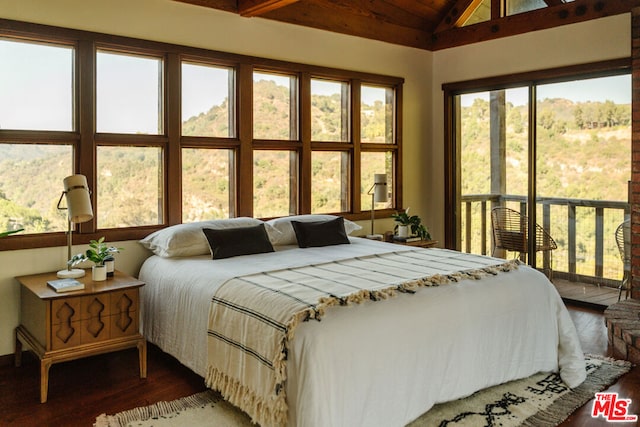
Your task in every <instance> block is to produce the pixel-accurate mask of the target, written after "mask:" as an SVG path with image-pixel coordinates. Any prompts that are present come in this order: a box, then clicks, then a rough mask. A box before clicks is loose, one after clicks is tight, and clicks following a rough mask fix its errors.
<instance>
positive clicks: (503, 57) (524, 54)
mask: <svg viewBox="0 0 640 427" xmlns="http://www.w3.org/2000/svg"><path fill="white" fill-rule="evenodd" d="M630 55H631V15H630V14H624V15H616V16H613V17H608V18H602V19H598V20H592V21H587V22H583V23H579V24H572V25H565V26H562V27H557V28H552V29H549V30H544V31H536V32H533V33H527V34H522V35H518V36H513V37H508V38H503V39H497V40H492V41H488V42H483V43H475V44H471V45H467V46H461V47H456V48H451V49H445V50H442V51H437V52H434V54H433V68H432V69H431V80H432V88H433V96H432V98H431V109H432V111H433V115H432V121H431V123H433V124H434V125H433V127H432V128H431V129H430V137H429V138H428V140H429V141H431V143H429V144H427V146H426V151H427V153H426V156H425V157H424V159H425V161H426V162H428V163H427V165H428V167H427V176H426V177H425V178H426V180H427V181H426V183H427V185H426V187H427V188H429V189H430V190H431V191H432V192H431V193H429V197H430V198H431V200H432V203H433V206H435V207H436V209H432V210H431V211H430V220H431V223H432V224H434V226H433V227H432V229H433V231H434V232H435V235H436V236H438V235H440V236H441V235H443V232H444V228H443V227H444V218H445V215H446V213H445V212H444V209H443V208H442V207H443V205H444V185H442V184H437V183H443V179H444V124H443V123H444V96H443V92H442V84H443V83H452V82H459V81H466V80H473V79H480V78H484V77H493V76H500V75H507V74H512V73H520V72H525V71H534V70H542V69H545V68H554V67H562V66H567V65H575V64H584V63H589V62H596V61H604V60H607V59H617V58H625V57H626V58H628V57H629V56H630Z"/></svg>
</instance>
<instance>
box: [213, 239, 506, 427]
mask: <svg viewBox="0 0 640 427" xmlns="http://www.w3.org/2000/svg"><path fill="white" fill-rule="evenodd" d="M517 265H518V262H517V261H515V260H514V261H510V262H505V261H504V260H498V259H495V258H488V257H482V256H478V255H472V254H464V253H460V252H455V251H449V250H444V249H428V250H410V251H399V252H389V253H383V254H376V255H370V256H362V257H357V258H350V259H346V260H341V261H335V262H329V263H323V264H315V265H308V266H303V267H298V268H290V269H283V270H275V271H268V272H263V273H258V274H251V275H246V276H242V277H236V278H233V279H230V280H228V281H227V282H225V283H224V284H223V285H222V286H221V287H220V288H219V290H218V291H217V292H216V295H215V296H214V298H213V300H212V304H211V310H210V314H209V326H208V370H207V378H206V383H207V386H209V387H211V388H213V389H215V390H219V391H220V392H221V393H222V395H223V396H224V397H225V398H226V399H227V400H228V401H229V402H231V403H232V404H234V405H236V406H238V407H239V408H241V409H242V410H244V411H245V412H246V413H247V414H249V416H251V418H252V420H253V421H254V422H257V423H258V424H260V425H261V426H263V427H268V426H283V425H286V423H287V404H286V395H285V388H286V387H285V381H286V379H287V372H286V360H287V350H288V348H289V343H290V342H291V340H293V338H294V333H295V329H296V327H297V326H298V325H299V323H300V322H304V321H308V320H310V319H317V320H319V319H320V318H321V317H322V316H323V315H324V313H325V310H326V309H327V308H328V307H331V306H336V305H344V306H348V305H350V304H356V303H361V302H363V301H365V300H372V301H379V300H384V299H387V298H389V297H393V296H394V295H396V293H397V292H406V293H414V292H416V291H417V290H418V289H419V288H422V287H427V286H437V285H442V284H446V283H452V282H457V281H459V280H461V279H467V278H471V279H480V278H482V277H484V276H487V275H495V274H498V273H499V272H501V271H510V270H512V269H515V268H517Z"/></svg>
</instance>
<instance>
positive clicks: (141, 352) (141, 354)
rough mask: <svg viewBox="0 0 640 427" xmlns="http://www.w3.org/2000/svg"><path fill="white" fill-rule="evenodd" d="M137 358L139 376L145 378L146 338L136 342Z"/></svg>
mask: <svg viewBox="0 0 640 427" xmlns="http://www.w3.org/2000/svg"><path fill="white" fill-rule="evenodd" d="M138 358H139V359H140V378H147V340H142V341H139V342H138Z"/></svg>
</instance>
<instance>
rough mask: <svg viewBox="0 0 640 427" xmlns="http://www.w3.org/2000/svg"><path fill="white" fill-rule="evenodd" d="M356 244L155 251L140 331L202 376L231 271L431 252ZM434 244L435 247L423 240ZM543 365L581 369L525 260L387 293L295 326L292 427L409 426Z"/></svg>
mask: <svg viewBox="0 0 640 427" xmlns="http://www.w3.org/2000/svg"><path fill="white" fill-rule="evenodd" d="M351 242H352V244H350V245H339V246H329V247H323V248H307V249H300V248H297V247H293V246H286V247H276V250H277V251H276V252H275V253H266V254H258V255H250V256H241V257H235V258H229V259H224V260H215V261H214V260H211V259H210V257H209V256H201V257H192V258H160V257H157V256H152V257H151V258H149V259H148V260H147V261H146V262H145V263H144V265H143V266H142V269H141V271H140V279H141V280H142V281H144V282H145V283H146V286H144V287H142V290H141V292H142V304H141V306H142V308H141V310H142V329H143V334H144V336H145V337H146V338H147V339H148V340H149V341H151V342H153V343H155V344H157V345H158V346H159V347H160V348H161V349H163V350H164V351H166V352H167V353H169V354H171V355H173V356H175V357H176V358H177V359H178V360H180V361H181V362H182V363H183V364H185V365H186V366H187V367H189V368H191V369H192V370H193V371H194V372H196V373H198V374H199V375H201V376H204V375H205V372H206V360H207V354H206V351H207V350H206V348H207V346H206V341H207V319H208V311H209V307H210V301H211V297H212V296H213V295H214V293H215V291H216V289H217V288H218V287H219V286H220V285H221V284H222V283H224V282H225V281H226V280H227V279H229V278H231V277H236V276H240V275H243V274H250V273H255V272H259V271H269V270H273V269H277V268H285V267H297V266H302V265H306V264H309V263H318V262H325V261H333V260H338V259H346V258H350V257H353V256H359V255H369V254H372V253H377V252H389V251H399V250H424V249H413V248H410V247H402V246H398V245H391V244H386V243H381V242H375V241H369V240H366V239H360V238H355V239H351ZM428 250H437V249H428ZM539 371H560V375H561V377H562V379H563V380H564V381H565V382H566V383H567V385H569V386H570V387H575V386H577V385H578V384H580V383H581V382H582V381H583V380H584V378H585V376H586V373H585V366H584V356H583V354H582V350H581V348H580V343H579V341H578V338H577V334H576V331H575V327H574V325H573V322H572V321H571V318H570V317H569V314H568V312H567V310H566V308H565V307H564V304H563V303H562V300H561V299H560V297H559V295H558V293H557V292H556V290H555V288H554V287H553V285H552V284H551V283H550V282H549V281H548V280H547V279H546V277H545V276H544V275H543V274H541V273H539V272H538V271H535V270H533V269H531V268H529V267H527V266H524V265H523V266H520V267H519V268H518V270H516V271H512V272H509V273H501V274H498V275H496V276H491V277H488V278H484V279H482V280H464V281H461V282H459V283H452V284H448V285H443V286H439V287H429V288H423V289H421V290H419V291H418V292H417V293H416V294H414V295H405V294H400V295H398V296H397V297H396V298H392V299H389V300H386V301H381V302H375V303H372V302H366V303H364V304H361V305H355V306H351V307H334V308H331V309H329V311H328V312H327V314H326V316H325V317H324V318H323V320H322V321H321V322H315V321H311V322H306V323H304V324H302V325H301V326H300V327H299V328H298V329H297V331H296V336H295V339H294V340H293V343H292V345H291V349H290V352H289V358H288V374H289V379H288V381H287V401H288V406H289V425H290V426H318V427H320V426H321V427H329V426H345V427H346V426H349V427H354V426H385V427H387V426H403V425H406V424H407V423H409V422H410V421H412V420H414V419H416V418H417V417H419V416H420V415H421V414H423V413H424V412H426V411H427V410H428V409H429V408H430V407H431V406H433V405H434V404H436V403H439V402H445V401H448V400H453V399H457V398H460V397H463V396H467V395H469V394H471V393H473V392H475V391H477V390H480V389H483V388H486V387H488V386H491V385H495V384H499V383H503V382H506V381H509V380H513V379H516V378H523V377H527V376H530V375H532V374H534V373H536V372H539Z"/></svg>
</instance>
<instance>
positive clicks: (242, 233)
mask: <svg viewBox="0 0 640 427" xmlns="http://www.w3.org/2000/svg"><path fill="white" fill-rule="evenodd" d="M202 232H203V233H204V235H205V236H206V237H207V241H208V242H209V249H211V257H212V258H213V259H222V258H231V257H234V256H238V255H251V254H261V253H265V252H273V246H272V245H271V242H270V241H269V235H268V234H267V230H266V229H265V228H264V224H258V225H256V226H253V227H240V228H225V229H220V230H214V229H211V228H203V229H202Z"/></svg>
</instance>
